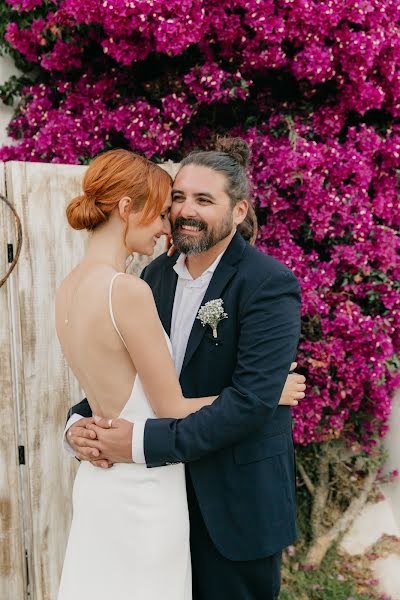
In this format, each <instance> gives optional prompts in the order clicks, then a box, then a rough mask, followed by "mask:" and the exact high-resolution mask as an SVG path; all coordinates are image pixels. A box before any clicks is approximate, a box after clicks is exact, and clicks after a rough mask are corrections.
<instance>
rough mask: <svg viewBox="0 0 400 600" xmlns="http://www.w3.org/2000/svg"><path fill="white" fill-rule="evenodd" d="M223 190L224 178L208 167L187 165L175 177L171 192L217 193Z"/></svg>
mask: <svg viewBox="0 0 400 600" xmlns="http://www.w3.org/2000/svg"><path fill="white" fill-rule="evenodd" d="M224 189H225V178H224V176H223V175H222V173H217V172H216V171H213V170H212V169H210V168H209V167H203V166H202V165H187V166H185V167H183V168H182V169H181V170H180V171H179V172H178V173H177V175H176V177H175V181H174V183H173V186H172V192H178V191H181V192H186V193H187V192H190V193H192V194H201V193H202V192H205V193H211V194H213V193H218V192H219V191H221V192H222V191H224Z"/></svg>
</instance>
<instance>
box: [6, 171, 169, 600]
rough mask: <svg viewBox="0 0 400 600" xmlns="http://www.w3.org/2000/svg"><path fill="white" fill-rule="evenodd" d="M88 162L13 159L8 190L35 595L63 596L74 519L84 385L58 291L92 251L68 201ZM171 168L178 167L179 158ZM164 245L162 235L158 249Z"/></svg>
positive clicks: (42, 598) (35, 599)
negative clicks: (17, 221) (73, 427)
mask: <svg viewBox="0 0 400 600" xmlns="http://www.w3.org/2000/svg"><path fill="white" fill-rule="evenodd" d="M85 169H86V167H81V166H74V165H56V164H43V163H19V162H11V163H7V165H6V178H7V193H8V198H9V199H10V200H11V201H12V202H13V204H14V205H15V207H16V209H17V211H18V213H19V214H20V217H21V220H22V225H23V233H24V245H23V250H22V252H21V257H20V260H19V262H18V266H17V269H16V273H15V278H16V289H15V295H16V299H15V304H16V311H17V313H18V315H19V321H20V332H21V335H20V340H19V342H18V345H19V347H20V348H19V349H20V352H19V354H18V356H19V365H18V373H19V375H18V386H19V395H20V399H19V407H18V412H19V416H20V421H21V431H22V436H23V438H24V440H25V441H24V444H25V449H26V475H27V477H26V479H25V480H24V485H23V489H24V494H25V498H26V502H25V503H24V514H25V518H26V526H25V534H26V538H27V542H26V544H27V546H28V552H29V556H30V562H29V566H30V569H29V570H30V592H31V598H32V600H53V599H54V598H56V595H57V589H58V582H59V578H60V573H61V567H62V561H63V558H64V551H65V544H66V540H67V535H68V531H69V526H70V519H71V490H72V482H73V478H74V474H75V471H76V466H77V463H76V462H75V461H73V460H70V459H68V458H67V457H66V456H65V454H64V453H63V451H62V449H61V435H62V430H63V425H64V421H65V415H66V413H67V410H68V408H69V406H71V405H72V404H75V403H76V402H77V401H79V400H80V398H81V392H80V390H79V386H78V384H77V382H76V380H75V378H74V376H73V375H72V373H70V371H69V370H68V368H67V366H66V363H65V361H64V359H63V357H62V355H61V351H60V348H59V344H58V341H57V338H56V333H55V327H54V296H55V290H56V288H57V287H58V285H59V284H60V282H61V281H62V279H63V278H64V277H65V276H66V275H67V273H68V272H69V271H70V270H71V269H72V268H73V266H75V265H76V264H77V263H78V262H79V260H80V258H81V257H82V255H83V252H84V245H85V240H86V238H87V235H86V233H84V232H76V231H74V230H72V229H71V228H70V227H69V226H68V224H67V221H66V218H65V206H66V204H67V202H68V201H69V199H70V198H71V197H73V196H75V195H77V194H78V193H79V192H80V189H81V180H82V176H83V174H84V171H85ZM166 169H167V170H168V171H169V172H171V174H174V172H175V171H176V165H173V164H169V165H167V166H166ZM163 246H164V241H163V240H161V241H160V244H159V246H158V248H157V249H156V253H155V255H156V254H159V253H160V252H162V251H163ZM150 260H151V258H148V257H140V256H139V257H135V260H134V261H133V263H132V265H131V267H130V269H129V270H130V271H133V272H139V271H140V270H141V269H142V268H143V267H144V266H145V265H146V264H147V263H148V262H149V261H150ZM14 598H15V599H17V596H14ZM14 598H13V600H14ZM2 600H3V598H2ZM10 600H11V599H10Z"/></svg>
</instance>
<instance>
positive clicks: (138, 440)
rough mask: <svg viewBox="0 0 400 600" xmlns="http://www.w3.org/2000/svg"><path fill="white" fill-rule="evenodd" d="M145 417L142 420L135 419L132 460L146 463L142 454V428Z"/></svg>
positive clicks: (144, 423)
mask: <svg viewBox="0 0 400 600" xmlns="http://www.w3.org/2000/svg"><path fill="white" fill-rule="evenodd" d="M146 421H147V419H145V420H144V421H139V420H135V423H134V426H133V435H132V460H133V462H134V463H141V464H146V459H145V456H144V428H145V425H146Z"/></svg>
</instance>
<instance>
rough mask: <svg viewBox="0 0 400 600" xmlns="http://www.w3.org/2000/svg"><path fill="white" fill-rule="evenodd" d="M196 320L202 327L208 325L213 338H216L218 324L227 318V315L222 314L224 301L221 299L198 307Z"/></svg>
mask: <svg viewBox="0 0 400 600" xmlns="http://www.w3.org/2000/svg"><path fill="white" fill-rule="evenodd" d="M196 318H197V319H199V320H200V321H201V324H202V325H203V327H205V326H206V325H209V326H210V327H211V329H212V332H213V337H215V338H216V337H217V327H218V323H219V322H220V321H222V320H223V319H227V318H228V315H227V314H226V312H224V301H223V300H222V298H217V299H216V300H210V301H209V302H206V303H205V305H204V306H200V308H199V312H198V313H197V317H196Z"/></svg>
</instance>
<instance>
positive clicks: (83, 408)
mask: <svg viewBox="0 0 400 600" xmlns="http://www.w3.org/2000/svg"><path fill="white" fill-rule="evenodd" d="M74 414H78V415H81V417H91V416H92V411H91V409H90V406H89V402H88V401H87V400H86V398H84V399H83V400H82V401H81V402H79V404H74V406H72V407H71V408H70V409H69V411H68V414H67V421H68V419H69V418H70V417H71V415H74Z"/></svg>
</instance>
